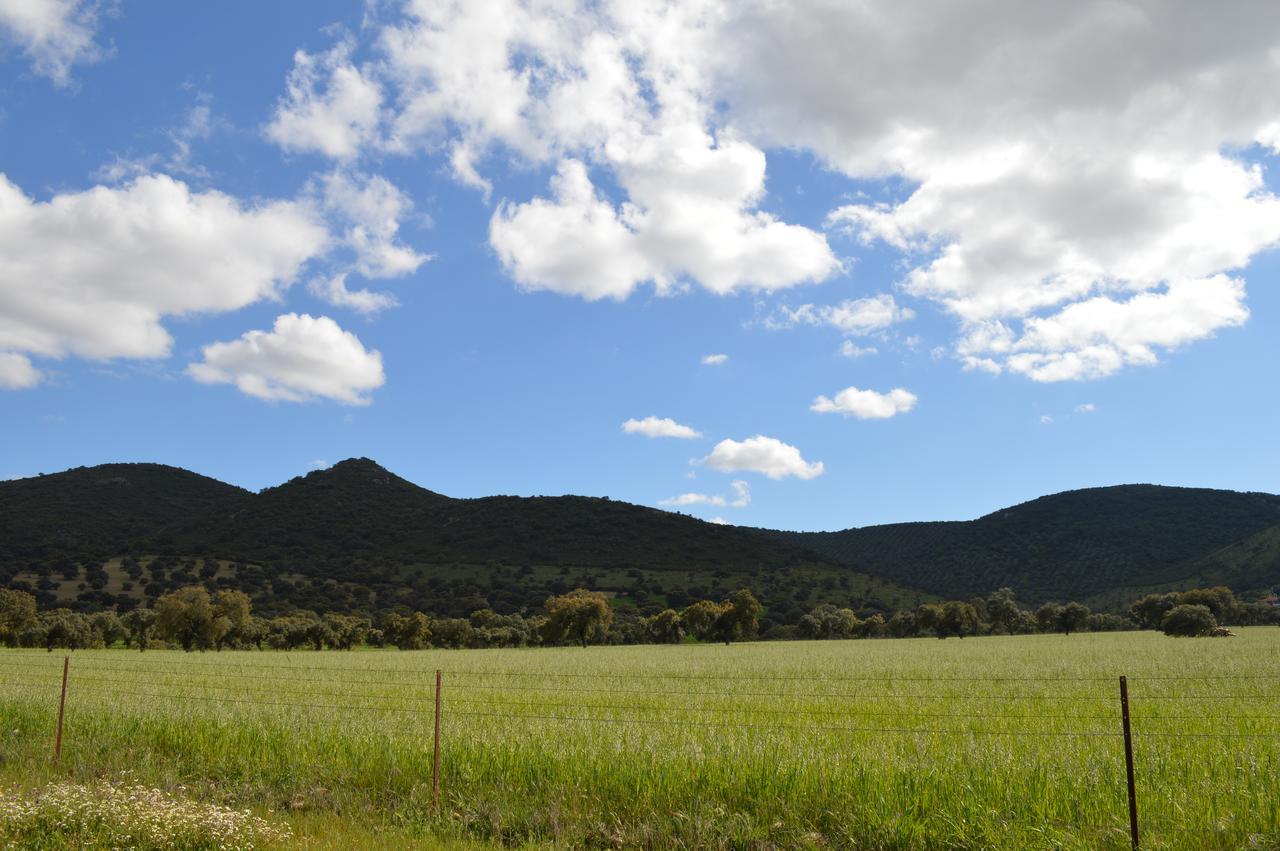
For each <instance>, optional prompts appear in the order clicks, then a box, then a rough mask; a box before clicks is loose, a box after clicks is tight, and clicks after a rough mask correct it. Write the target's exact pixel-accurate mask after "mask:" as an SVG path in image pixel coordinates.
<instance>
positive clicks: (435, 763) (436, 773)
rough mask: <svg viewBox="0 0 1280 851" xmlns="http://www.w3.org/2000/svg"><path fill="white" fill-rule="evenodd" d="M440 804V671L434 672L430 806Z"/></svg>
mask: <svg viewBox="0 0 1280 851" xmlns="http://www.w3.org/2000/svg"><path fill="white" fill-rule="evenodd" d="M439 803H440V671H439V670H437V671H436V737H435V753H434V756H433V757H432V761H431V804H432V806H437V805H439Z"/></svg>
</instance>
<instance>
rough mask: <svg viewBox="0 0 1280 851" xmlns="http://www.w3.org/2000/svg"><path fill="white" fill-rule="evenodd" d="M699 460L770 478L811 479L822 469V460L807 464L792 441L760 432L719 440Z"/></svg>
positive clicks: (728, 470)
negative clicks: (741, 437) (745, 437)
mask: <svg viewBox="0 0 1280 851" xmlns="http://www.w3.org/2000/svg"><path fill="white" fill-rule="evenodd" d="M702 460H703V463H705V464H706V465H707V466H708V467H711V468H712V469H713V470H719V471H720V472H722V473H737V472H751V473H761V474H762V475H765V476H768V477H769V478H771V479H782V478H786V477H787V476H795V477H796V478H798V479H813V478H817V477H818V476H821V475H822V472H823V465H822V462H821V461H815V462H813V463H812V464H810V463H809V462H807V461H805V460H804V458H803V457H801V455H800V450H799V449H797V448H796V447H794V446H792V445H791V444H789V443H783V442H782V441H781V440H778V439H777V438H773V437H765V436H764V435H759V434H758V435H756V436H755V437H749V438H747V439H746V440H743V441H737V440H730V439H725V440H722V441H720V442H719V443H717V444H716V445H715V448H713V449H712V450H711V454H710V455H708V456H707V457H706V458H704V459H702Z"/></svg>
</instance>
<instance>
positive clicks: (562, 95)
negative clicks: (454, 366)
mask: <svg viewBox="0 0 1280 851" xmlns="http://www.w3.org/2000/svg"><path fill="white" fill-rule="evenodd" d="M704 12H705V10H703V9H699V8H695V7H694V6H690V7H689V8H683V7H681V8H659V7H657V6H649V5H646V4H624V3H616V4H615V3H605V4H598V5H597V4H585V3H584V4H575V3H560V4H558V5H557V4H542V3H534V4H526V3H520V2H515V0H492V2H485V3H466V4H455V5H452V6H442V5H438V4H431V3H413V4H410V5H409V7H408V15H407V16H406V20H405V21H404V22H403V23H402V24H400V25H398V26H394V27H391V28H389V29H387V30H386V31H385V32H384V33H383V37H382V46H383V49H384V53H385V56H386V66H385V67H386V74H387V77H388V79H389V82H390V84H391V85H392V86H394V87H395V88H396V90H397V92H398V99H397V102H398V104H399V106H398V107H397V109H396V110H395V114H394V116H393V118H392V138H391V143H390V144H391V145H392V146H393V147H396V148H398V149H400V150H405V151H410V150H416V149H420V148H424V147H425V148H428V149H434V148H436V147H438V146H441V145H443V146H445V147H446V148H447V149H448V151H449V157H450V162H451V164H452V165H453V168H454V172H455V174H456V175H457V176H458V178H459V179H460V180H462V181H463V182H464V183H467V184H470V185H473V186H476V187H478V188H481V189H483V190H485V191H486V192H487V191H488V189H489V188H490V181H489V179H488V178H486V177H484V176H483V175H482V174H481V173H480V169H481V168H483V166H484V160H485V157H486V155H487V154H488V153H489V152H491V151H492V150H494V149H497V148H501V149H503V150H504V151H505V152H507V153H509V154H511V155H513V156H514V158H515V159H516V160H517V161H524V162H527V163H531V164H539V165H541V164H552V163H554V164H556V166H557V171H556V176H555V178H554V179H553V181H552V185H551V190H552V192H551V197H550V198H534V199H532V200H529V201H526V202H514V203H512V202H508V203H504V204H503V205H501V206H500V207H499V209H498V210H497V212H496V213H495V215H494V217H493V220H492V222H491V224H490V241H491V243H492V244H493V247H494V249H495V250H496V251H497V253H498V256H499V258H500V259H501V261H502V263H503V265H504V266H505V267H506V268H507V270H508V271H509V272H510V274H511V275H512V276H513V277H514V278H515V279H516V280H517V281H518V282H519V283H520V284H521V285H522V286H524V287H526V288H528V289H541V290H550V291H554V292H559V293H564V294H570V295H578V296H582V297H584V298H588V299H599V298H605V297H608V298H617V299H621V298H625V297H626V296H628V295H629V294H630V293H631V292H632V291H633V290H634V289H635V288H636V287H637V286H639V285H640V284H642V283H645V282H652V283H653V285H654V286H655V288H656V289H657V290H658V291H659V292H666V291H670V290H671V289H673V288H674V287H677V286H679V285H680V284H681V283H682V282H684V281H685V280H692V281H694V282H697V283H698V284H700V285H702V286H704V287H706V288H707V289H709V290H711V291H713V292H716V293H728V292H732V291H735V290H739V289H758V290H773V289H779V288H783V287H789V286H793V285H795V284H799V283H804V282H807V281H818V280H822V279H824V278H826V277H828V276H829V275H830V274H832V273H833V272H835V271H836V270H837V269H838V267H839V264H838V262H837V260H836V258H835V256H834V254H833V253H832V252H831V249H830V248H829V246H828V245H827V241H826V237H825V236H824V235H823V234H822V233H821V232H819V231H816V230H812V229H810V228H806V227H801V226H797V225H791V224H787V223H785V222H782V221H779V220H778V219H777V218H776V217H775V216H773V215H771V214H769V213H767V212H765V211H763V210H761V209H759V202H760V200H761V199H762V198H763V196H764V191H765V183H764V178H765V156H764V153H763V151H761V150H760V149H759V148H758V147H756V146H754V145H752V144H750V143H749V142H747V141H744V140H743V139H741V138H739V137H738V136H736V135H734V133H733V132H732V131H731V129H730V128H727V127H723V126H719V125H718V122H717V120H716V119H715V113H716V109H717V105H716V103H715V101H714V100H713V99H711V98H709V97H707V95H708V94H709V93H708V92H706V91H704V90H703V88H702V85H701V82H700V81H699V80H698V79H697V76H698V72H697V69H696V68H695V67H694V66H693V64H691V63H690V61H689V57H688V56H686V55H685V54H684V51H685V50H688V49H690V48H692V47H693V44H692V42H691V38H700V36H698V35H697V34H698V33H699V32H700V31H701V29H702V27H703V22H702V20H701V19H702V17H703V15H704ZM588 166H594V167H599V168H601V169H604V170H607V171H608V173H609V174H610V176H611V177H612V178H613V182H614V183H615V184H616V185H617V186H618V188H619V189H620V190H621V193H622V194H623V195H624V196H625V199H624V200H623V202H622V203H621V204H616V205H615V203H614V202H612V201H611V200H610V199H608V198H607V197H605V196H604V195H603V194H602V193H600V192H599V191H597V189H596V186H595V183H594V181H593V180H592V179H591V177H590V174H589V172H588Z"/></svg>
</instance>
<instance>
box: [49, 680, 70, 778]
mask: <svg viewBox="0 0 1280 851" xmlns="http://www.w3.org/2000/svg"><path fill="white" fill-rule="evenodd" d="M70 667H71V657H70V656H63V657H62V695H61V696H60V697H59V698H58V733H57V735H56V737H55V738H54V740H53V764H54V765H61V764H62V717H63V715H64V714H66V711H67V671H68V669H70Z"/></svg>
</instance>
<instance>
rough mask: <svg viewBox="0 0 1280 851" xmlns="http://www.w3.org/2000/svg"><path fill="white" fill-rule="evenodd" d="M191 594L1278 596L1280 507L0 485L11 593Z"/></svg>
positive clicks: (370, 481)
mask: <svg viewBox="0 0 1280 851" xmlns="http://www.w3.org/2000/svg"><path fill="white" fill-rule="evenodd" d="M190 582H206V583H208V584H210V585H214V586H228V587H238V588H242V589H244V590H246V591H248V592H249V593H250V594H252V595H253V597H254V600H255V605H256V606H257V607H258V609H259V610H260V611H263V612H265V613H274V612H279V611H286V610H289V609H292V608H307V609H314V610H317V611H327V610H331V609H333V610H363V611H369V612H378V611H385V610H387V609H390V608H393V607H396V606H409V607H412V608H416V609H421V610H423V611H428V612H432V613H436V614H447V615H464V614H468V613H469V612H471V611H473V610H475V609H478V608H483V607H491V608H494V609H496V610H498V611H500V612H513V611H524V612H529V611H533V610H536V609H537V608H539V607H540V606H541V603H542V601H543V600H544V599H545V598H546V597H547V596H548V595H549V594H553V593H562V592H564V591H568V590H570V589H572V588H574V587H577V586H580V585H585V586H588V587H592V588H595V589H598V590H602V591H606V592H608V593H609V594H611V595H612V596H613V598H614V602H615V605H617V606H620V607H634V608H636V609H639V610H642V611H645V612H651V611H654V610H658V609H661V608H663V607H666V606H676V607H679V606H683V605H685V604H687V603H688V602H691V601H692V600H694V599H698V598H702V597H719V596H723V595H725V594H727V593H728V592H730V591H732V590H734V589H735V588H737V587H740V586H743V585H746V586H749V587H751V588H752V589H754V590H755V591H756V593H757V594H758V595H759V596H760V598H761V600H762V602H764V603H765V605H766V606H767V607H768V609H769V614H768V617H769V619H770V620H771V621H774V622H777V623H795V622H796V621H797V620H798V619H799V617H800V616H801V615H802V614H804V613H805V612H807V611H808V610H809V609H810V608H812V607H813V606H815V605H817V604H819V603H828V602H830V603H836V604H838V605H841V606H846V605H851V606H853V607H854V608H857V609H861V610H863V611H864V612H869V611H872V610H879V611H890V610H893V609H897V608H900V607H903V606H913V605H915V604H916V603H918V602H920V601H921V600H923V599H928V598H932V597H935V596H940V597H947V598H968V597H972V596H977V595H985V594H987V593H990V592H991V591H992V590H994V589H996V588H1000V587H1002V586H1011V587H1013V588H1014V589H1016V590H1017V592H1018V595H1019V598H1020V599H1021V600H1022V602H1024V603H1027V604H1034V603H1039V602H1041V601H1044V600H1066V599H1078V600H1083V601H1085V602H1087V603H1089V604H1090V605H1092V606H1094V607H1116V606H1120V605H1123V604H1125V603H1127V602H1128V601H1129V600H1130V599H1132V598H1133V597H1135V596H1137V595H1140V594H1143V593H1148V592H1150V591H1161V590H1167V589H1172V588H1179V587H1189V586H1193V585H1202V584H1225V585H1229V586H1231V587H1232V588H1234V589H1235V590H1237V591H1239V592H1254V591H1263V590H1266V589H1269V588H1271V587H1273V586H1275V585H1277V584H1280V497H1277V496H1274V495H1271V494H1262V493H1234V492H1230V491H1216V490H1199V489H1191V488H1170V487H1157V486H1154V485H1126V486H1121V487H1111V488H1094V489H1089V490H1079V491H1070V492H1067V493H1061V494H1056V495H1053V496H1046V497H1042V498H1040V499H1036V500H1032V501H1031V502H1027V503H1024V504H1022V505H1017V506H1014V507H1012V508H1007V509H1003V510H1001V511H997V512H994V513H992V514H989V515H987V516H985V517H981V518H979V519H977V520H973V521H967V522H944V523H900V524H893V525H887V526H872V527H867V528H861V529H846V530H844V531H841V532H813V533H801V532H773V531H768V530H759V529H748V528H742V527H733V526H721V525H716V524H712V523H705V522H703V521H701V520H697V519H695V518H692V517H688V516H685V515H682V514H675V513H671V512H666V511H659V510H657V509H653V508H647V507H644V506H639V505H631V504H628V503H625V502H617V501H613V500H609V499H605V498H592V497H581V496H558V497H515V496H493V497H485V498H482V499H453V498H450V497H448V496H445V495H443V494H439V493H435V492H433V491H430V490H427V489H425V488H422V487H419V486H418V485H416V484H413V483H412V482H408V481H406V480H404V479H402V478H400V477H398V476H396V475H394V474H392V473H390V472H388V471H387V470H385V469H383V468H382V467H380V466H378V465H377V464H376V463H374V462H373V461H370V460H368V459H364V458H359V459H351V460H348V461H344V462H342V463H340V464H337V465H335V466H334V467H332V468H330V469H328V470H320V471H317V472H314V473H311V474H309V475H306V476H301V477H298V478H296V479H293V480H291V481H289V482H286V483H284V484H282V485H280V486H278V487H274V488H268V489H267V490H264V491H262V492H260V493H256V494H255V493H250V492H249V491H245V490H242V489H240V488H236V487H233V486H231V485H227V484H224V483H222V482H218V481H216V480H214V479H209V478H206V477H204V476H199V475H197V474H195V473H191V472H189V471H186V470H181V469H177V468H174V467H166V466H163V465H159V464H106V465H103V466H100V467H89V468H77V469H74V470H68V471H66V472H64V473H56V474H52V475H46V476H40V477H37V478H33V479H22V480H17V481H9V482H0V584H2V583H17V584H18V586H19V587H27V588H30V589H31V590H33V591H36V592H37V593H39V594H40V596H41V598H42V602H43V603H45V604H46V605H48V604H51V603H54V602H59V603H61V604H65V605H70V606H73V607H76V608H81V609H88V610H92V609H96V608H102V607H110V606H117V607H128V606H132V605H136V604H138V603H145V602H146V601H147V600H149V599H152V598H154V597H155V596H158V595H159V594H162V593H164V592H165V591H167V590H169V589H172V588H174V587H178V586H179V585H182V584H186V583H190Z"/></svg>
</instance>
